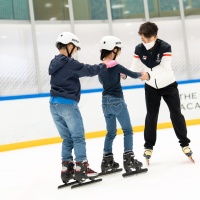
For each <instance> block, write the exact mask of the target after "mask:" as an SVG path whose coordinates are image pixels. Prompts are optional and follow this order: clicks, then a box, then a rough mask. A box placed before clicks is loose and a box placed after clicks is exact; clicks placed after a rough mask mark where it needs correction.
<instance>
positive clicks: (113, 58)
mask: <svg viewBox="0 0 200 200" xmlns="http://www.w3.org/2000/svg"><path fill="white" fill-rule="evenodd" d="M112 52H113V53H114V54H115V55H114V58H113V60H115V58H116V57H117V54H118V52H119V49H117V51H116V52H114V50H113V51H112Z"/></svg>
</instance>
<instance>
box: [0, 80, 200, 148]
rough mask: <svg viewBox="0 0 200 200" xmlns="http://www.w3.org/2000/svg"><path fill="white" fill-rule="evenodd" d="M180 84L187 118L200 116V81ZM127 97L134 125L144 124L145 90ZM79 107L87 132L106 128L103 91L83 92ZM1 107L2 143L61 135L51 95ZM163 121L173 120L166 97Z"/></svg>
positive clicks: (133, 91)
mask: <svg viewBox="0 0 200 200" xmlns="http://www.w3.org/2000/svg"><path fill="white" fill-rule="evenodd" d="M178 87H179V91H180V97H181V104H182V106H181V107H182V113H183V114H184V116H185V119H186V120H191V119H199V118H200V90H199V88H200V83H190V84H180V85H179V86H178ZM124 97H125V101H126V103H127V105H128V110H129V114H130V117H131V122H132V126H143V125H144V120H145V114H146V106H145V97H144V89H143V88H142V89H128V90H124ZM79 108H80V111H81V113H82V117H83V122H84V126H85V132H86V133H87V132H94V131H102V130H105V129H106V125H105V120H104V116H103V113H102V110H101V93H100V92H97V93H88V94H82V96H81V101H80V103H79ZM0 110H1V126H0V145H3V144H11V143H15V142H23V141H30V140H37V139H43V138H51V137H57V136H59V135H58V132H57V130H56V127H55V125H54V123H53V120H52V118H51V114H50V111H49V98H48V97H45V98H34V99H22V100H10V101H0ZM163 122H170V117H169V111H168V108H167V106H166V104H165V102H164V101H163V100H162V103H161V108H160V114H159V123H163ZM118 128H120V126H119V124H118Z"/></svg>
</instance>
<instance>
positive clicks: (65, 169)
mask: <svg viewBox="0 0 200 200" xmlns="http://www.w3.org/2000/svg"><path fill="white" fill-rule="evenodd" d="M73 175H74V162H73V161H70V162H67V161H63V162H62V170H61V179H62V181H63V183H67V182H68V181H69V180H70V179H74V177H73Z"/></svg>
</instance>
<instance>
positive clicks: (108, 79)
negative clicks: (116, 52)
mask: <svg viewBox="0 0 200 200" xmlns="http://www.w3.org/2000/svg"><path fill="white" fill-rule="evenodd" d="M120 73H122V74H126V75H127V76H130V77H131V78H139V77H140V76H141V73H138V72H132V71H130V70H128V69H127V68H125V67H123V66H122V65H119V64H118V65H116V66H115V67H113V68H110V69H108V70H106V71H104V72H103V73H101V74H99V75H98V77H99V81H100V83H101V84H102V85H103V89H104V90H103V96H105V95H110V96H114V97H118V98H123V92H122V86H121V83H120Z"/></svg>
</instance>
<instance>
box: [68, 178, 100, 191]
mask: <svg viewBox="0 0 200 200" xmlns="http://www.w3.org/2000/svg"><path fill="white" fill-rule="evenodd" d="M100 181H102V179H101V178H99V179H93V180H90V181H88V182H83V183H77V184H74V185H72V186H71V189H73V188H77V187H81V186H85V185H89V184H92V183H96V182H100Z"/></svg>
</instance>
